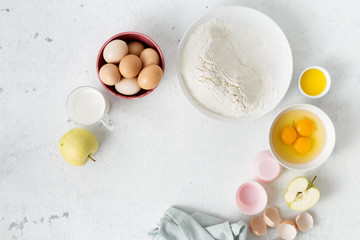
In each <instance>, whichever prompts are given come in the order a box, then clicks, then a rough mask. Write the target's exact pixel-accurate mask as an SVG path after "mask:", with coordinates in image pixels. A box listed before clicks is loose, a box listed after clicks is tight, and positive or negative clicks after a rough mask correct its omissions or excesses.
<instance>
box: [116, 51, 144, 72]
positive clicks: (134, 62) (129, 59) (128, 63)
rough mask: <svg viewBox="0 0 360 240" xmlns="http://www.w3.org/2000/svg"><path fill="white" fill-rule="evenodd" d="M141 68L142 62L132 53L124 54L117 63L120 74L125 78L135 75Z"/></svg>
mask: <svg viewBox="0 0 360 240" xmlns="http://www.w3.org/2000/svg"><path fill="white" fill-rule="evenodd" d="M141 68H142V62H141V60H140V58H139V57H138V56H136V55H134V54H130V55H126V56H125V57H124V58H123V59H121V61H120V64H119V70H120V73H121V75H123V76H124V77H125V78H133V77H136V76H137V75H138V74H139V72H140V71H141Z"/></svg>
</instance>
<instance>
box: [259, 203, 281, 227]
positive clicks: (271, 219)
mask: <svg viewBox="0 0 360 240" xmlns="http://www.w3.org/2000/svg"><path fill="white" fill-rule="evenodd" d="M263 217H264V221H265V223H266V225H268V226H269V227H277V226H278V225H279V224H280V222H281V218H280V214H279V210H278V209H277V208H276V207H268V208H266V209H265V211H264V214H263Z"/></svg>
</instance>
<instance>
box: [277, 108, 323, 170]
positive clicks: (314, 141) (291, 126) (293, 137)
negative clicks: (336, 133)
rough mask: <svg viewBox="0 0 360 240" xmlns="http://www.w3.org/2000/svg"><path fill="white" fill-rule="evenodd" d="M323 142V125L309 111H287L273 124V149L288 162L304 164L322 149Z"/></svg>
mask: <svg viewBox="0 0 360 240" xmlns="http://www.w3.org/2000/svg"><path fill="white" fill-rule="evenodd" d="M325 143H326V130H325V126H324V124H323V123H322V121H321V120H320V118H319V117H318V116H316V115H315V114H314V113H312V112H310V111H307V110H302V109H296V110H291V111H288V112H286V113H284V114H283V115H282V116H280V117H279V118H278V120H277V121H276V122H275V124H274V127H273V131H272V144H273V147H274V150H275V151H276V153H277V154H278V155H279V156H280V157H281V158H282V159H284V160H286V161H287V162H289V163H293V164H305V163H308V162H310V161H312V160H314V159H315V158H316V157H317V156H318V155H319V154H320V153H321V152H322V150H323V149H324V146H325Z"/></svg>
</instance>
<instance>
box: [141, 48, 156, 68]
mask: <svg viewBox="0 0 360 240" xmlns="http://www.w3.org/2000/svg"><path fill="white" fill-rule="evenodd" d="M140 59H141V61H142V63H143V66H144V67H146V66H148V65H151V64H156V65H159V64H160V57H159V54H158V53H157V52H156V51H155V50H154V49H152V48H146V49H145V50H144V51H142V52H141V54H140Z"/></svg>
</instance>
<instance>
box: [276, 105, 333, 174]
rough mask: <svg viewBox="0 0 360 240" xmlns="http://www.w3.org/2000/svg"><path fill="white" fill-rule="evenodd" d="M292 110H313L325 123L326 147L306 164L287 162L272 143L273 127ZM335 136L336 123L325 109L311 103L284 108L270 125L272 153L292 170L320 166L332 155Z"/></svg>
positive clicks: (303, 169)
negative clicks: (334, 123)
mask: <svg viewBox="0 0 360 240" xmlns="http://www.w3.org/2000/svg"><path fill="white" fill-rule="evenodd" d="M292 110H306V111H309V112H312V113H313V114H315V115H316V116H318V117H319V118H320V120H321V122H322V123H323V124H324V127H325V132H326V143H325V147H324V149H323V151H322V152H321V153H320V154H319V156H317V157H316V158H315V159H314V160H312V161H310V162H308V163H305V164H294V163H289V162H287V161H286V160H285V159H283V158H282V157H280V156H279V154H277V152H276V150H275V148H274V145H273V143H272V134H273V129H274V125H275V123H276V122H277V120H278V119H279V118H280V117H281V116H283V115H284V114H285V113H287V112H289V111H292ZM335 138H336V137H335V128H334V125H333V123H332V121H331V119H330V118H329V117H328V115H327V114H326V113H325V112H324V111H323V110H321V109H320V108H318V107H315V106H313V105H310V104H296V105H293V106H290V107H287V108H285V109H284V110H282V111H281V112H280V113H279V114H278V115H277V116H276V117H275V119H274V120H273V122H272V124H271V127H270V131H269V147H270V151H271V153H272V154H273V155H274V157H275V158H276V159H277V160H278V161H279V163H280V164H281V165H283V166H284V167H286V168H288V169H291V170H300V171H307V170H311V169H314V168H316V167H318V166H320V165H321V164H323V163H324V162H325V161H326V160H327V159H328V158H329V157H330V155H331V153H332V151H333V149H334V146H335Z"/></svg>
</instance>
